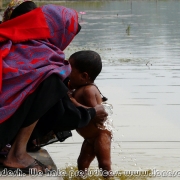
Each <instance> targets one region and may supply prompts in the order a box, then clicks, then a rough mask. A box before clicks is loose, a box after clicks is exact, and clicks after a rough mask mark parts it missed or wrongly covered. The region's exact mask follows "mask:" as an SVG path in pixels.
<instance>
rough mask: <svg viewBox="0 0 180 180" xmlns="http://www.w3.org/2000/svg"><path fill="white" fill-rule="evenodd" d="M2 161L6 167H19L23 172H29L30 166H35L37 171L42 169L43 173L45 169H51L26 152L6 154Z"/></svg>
mask: <svg viewBox="0 0 180 180" xmlns="http://www.w3.org/2000/svg"><path fill="white" fill-rule="evenodd" d="M2 163H3V165H4V167H6V168H9V169H17V168H19V169H21V170H22V171H23V170H25V171H24V172H26V171H27V172H29V170H28V169H30V168H36V170H37V171H42V172H43V173H45V171H46V170H47V171H48V170H51V167H50V166H45V165H44V164H42V163H41V162H39V161H38V160H36V159H34V158H32V157H31V156H30V155H29V154H27V153H25V154H14V155H13V156H12V155H9V154H8V156H7V157H6V158H5V159H4V160H3V162H2ZM27 172H26V173H27Z"/></svg>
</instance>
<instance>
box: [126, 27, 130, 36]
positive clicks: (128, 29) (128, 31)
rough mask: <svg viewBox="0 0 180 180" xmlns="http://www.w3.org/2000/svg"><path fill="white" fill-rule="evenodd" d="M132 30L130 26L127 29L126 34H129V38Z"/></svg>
mask: <svg viewBox="0 0 180 180" xmlns="http://www.w3.org/2000/svg"><path fill="white" fill-rule="evenodd" d="M130 28H131V25H130V24H129V25H128V27H127V29H126V33H127V35H128V36H129V35H130Z"/></svg>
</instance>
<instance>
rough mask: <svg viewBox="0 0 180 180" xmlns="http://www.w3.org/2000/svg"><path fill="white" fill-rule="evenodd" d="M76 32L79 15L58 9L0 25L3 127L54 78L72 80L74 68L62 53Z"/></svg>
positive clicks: (39, 11) (46, 8) (0, 119)
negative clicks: (20, 107)
mask: <svg viewBox="0 0 180 180" xmlns="http://www.w3.org/2000/svg"><path fill="white" fill-rule="evenodd" d="M77 30H78V14H77V12H76V11H75V10H73V9H70V8H66V7H63V6H56V5H45V6H42V7H40V8H36V9H35V10H32V11H31V12H28V13H26V14H24V15H22V16H18V17H17V18H14V19H11V20H8V21H6V22H4V23H2V24H0V42H1V43H0V87H2V89H1V92H0V123H3V122H4V121H6V120H8V118H9V117H11V116H12V115H13V114H14V112H15V111H16V110H17V109H18V108H19V106H20V105H21V104H22V102H23V101H24V100H25V98H26V97H28V96H29V95H30V94H31V93H33V92H34V91H35V90H36V89H37V87H39V85H40V83H41V82H42V81H44V80H45V79H46V78H47V77H49V76H50V75H51V74H54V73H55V74H57V75H58V76H59V78H60V80H62V81H63V80H64V79H65V78H66V77H67V76H69V74H70V72H71V67H70V65H69V63H68V62H67V61H66V60H65V55H64V53H63V50H64V49H65V48H66V47H67V46H68V45H69V43H70V42H71V41H72V40H73V38H74V37H75V36H76V33H77ZM1 82H2V86H1Z"/></svg>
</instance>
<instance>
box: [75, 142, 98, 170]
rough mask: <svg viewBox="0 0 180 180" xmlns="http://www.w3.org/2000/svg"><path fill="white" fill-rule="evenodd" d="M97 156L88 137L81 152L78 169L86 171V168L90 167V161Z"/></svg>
mask: <svg viewBox="0 0 180 180" xmlns="http://www.w3.org/2000/svg"><path fill="white" fill-rule="evenodd" d="M94 158H95V153H94V148H93V144H90V143H89V142H88V141H87V140H86V139H85V140H84V142H83V144H82V147H81V152H80V155H79V158H78V162H77V163H78V169H79V170H82V171H85V169H86V168H89V165H90V163H91V162H92V160H93V159H94Z"/></svg>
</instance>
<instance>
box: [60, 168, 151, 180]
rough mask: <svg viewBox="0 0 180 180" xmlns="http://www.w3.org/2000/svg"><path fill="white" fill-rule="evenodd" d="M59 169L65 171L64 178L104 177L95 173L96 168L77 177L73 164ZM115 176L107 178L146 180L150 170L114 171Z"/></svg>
mask: <svg viewBox="0 0 180 180" xmlns="http://www.w3.org/2000/svg"><path fill="white" fill-rule="evenodd" d="M61 171H63V172H65V174H66V175H65V176H63V179H64V180H82V179H85V180H104V177H103V176H101V175H99V174H98V175H96V173H97V169H95V168H90V169H89V171H90V172H91V173H88V174H89V175H88V176H86V177H83V178H82V177H78V176H77V175H76V172H78V168H77V167H75V166H67V167H66V168H65V169H61ZM116 173H117V174H116V176H114V177H111V178H108V180H132V179H136V180H147V178H151V177H152V176H151V173H152V172H151V170H146V171H145V170H144V171H143V170H142V171H130V170H129V171H126V172H125V171H122V170H119V171H116Z"/></svg>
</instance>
